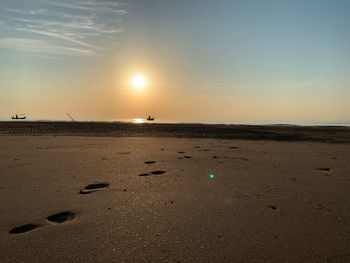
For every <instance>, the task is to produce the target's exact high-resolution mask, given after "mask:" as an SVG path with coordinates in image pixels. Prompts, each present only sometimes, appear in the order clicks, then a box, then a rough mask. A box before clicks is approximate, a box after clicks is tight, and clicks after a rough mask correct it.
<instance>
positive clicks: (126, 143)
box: [0, 136, 350, 262]
mask: <svg viewBox="0 0 350 263" xmlns="http://www.w3.org/2000/svg"><path fill="white" fill-rule="evenodd" d="M0 145H1V147H0V160H1V166H0V179H1V182H0V198H1V206H0V214H1V217H0V251H1V262H349V260H350V245H349V244H350V198H349V197H350V191H349V190H350V162H349V156H350V147H349V145H348V144H326V143H312V142H276V141H249V140H246V141H243V140H217V139H191V138H155V137H154V138H151V137H141V138H140V137H139V138H134V137H129V138H109V137H100V138H96V137H66V136H61V137H53V136H0Z"/></svg>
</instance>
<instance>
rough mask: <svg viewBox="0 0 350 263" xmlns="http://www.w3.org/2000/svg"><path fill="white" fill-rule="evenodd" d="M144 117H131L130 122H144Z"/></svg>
mask: <svg viewBox="0 0 350 263" xmlns="http://www.w3.org/2000/svg"><path fill="white" fill-rule="evenodd" d="M144 122H145V121H144V119H142V118H135V119H132V123H144Z"/></svg>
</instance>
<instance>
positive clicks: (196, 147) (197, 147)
mask: <svg viewBox="0 0 350 263" xmlns="http://www.w3.org/2000/svg"><path fill="white" fill-rule="evenodd" d="M193 148H195V149H199V148H201V147H200V146H194V147H193Z"/></svg>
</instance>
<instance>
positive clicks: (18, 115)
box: [11, 113, 27, 120]
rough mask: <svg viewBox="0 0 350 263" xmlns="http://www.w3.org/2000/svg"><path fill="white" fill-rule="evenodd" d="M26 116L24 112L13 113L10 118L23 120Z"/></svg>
mask: <svg viewBox="0 0 350 263" xmlns="http://www.w3.org/2000/svg"><path fill="white" fill-rule="evenodd" d="M26 118H27V116H26V115H25V114H17V113H16V114H15V115H13V116H11V119H12V120H24V119H26Z"/></svg>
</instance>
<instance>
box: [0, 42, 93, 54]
mask: <svg viewBox="0 0 350 263" xmlns="http://www.w3.org/2000/svg"><path fill="white" fill-rule="evenodd" d="M0 47H2V48H7V49H15V50H17V51H22V52H31V53H37V54H51V55H66V56H72V55H73V56H77V55H79V56H91V55H96V52H94V51H91V50H88V49H82V48H73V47H68V46H60V45H54V44H52V43H49V42H46V41H43V40H39V39H29V38H0Z"/></svg>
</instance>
